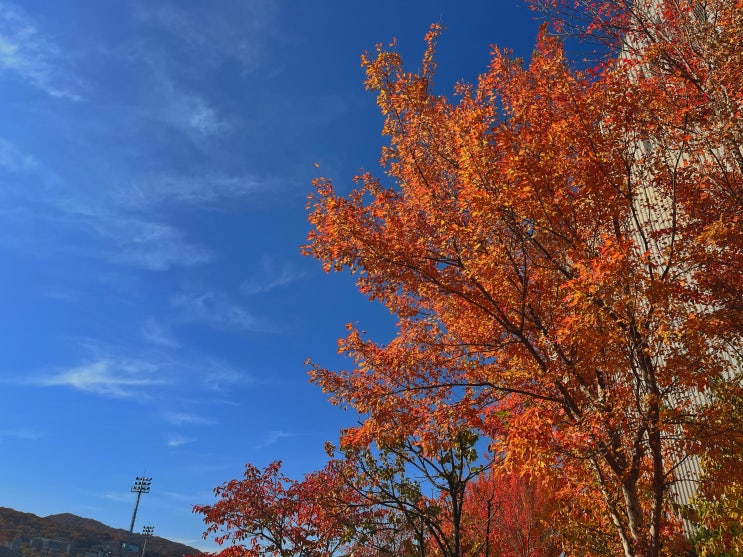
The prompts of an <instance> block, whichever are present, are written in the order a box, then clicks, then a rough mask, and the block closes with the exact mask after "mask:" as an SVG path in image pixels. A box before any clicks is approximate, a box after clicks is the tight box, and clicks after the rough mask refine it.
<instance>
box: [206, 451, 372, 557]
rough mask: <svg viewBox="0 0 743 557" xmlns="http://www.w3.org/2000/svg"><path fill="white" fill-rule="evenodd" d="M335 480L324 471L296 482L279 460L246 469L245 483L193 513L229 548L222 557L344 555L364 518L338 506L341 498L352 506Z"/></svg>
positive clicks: (230, 486)
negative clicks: (284, 469) (283, 471)
mask: <svg viewBox="0 0 743 557" xmlns="http://www.w3.org/2000/svg"><path fill="white" fill-rule="evenodd" d="M333 479H334V478H333V477H332V476H330V475H328V474H327V473H326V472H325V471H321V472H315V473H312V474H308V475H307V476H306V477H305V478H304V479H303V480H293V479H290V478H288V477H286V476H285V475H284V474H282V473H281V462H279V461H275V462H272V463H271V464H269V465H268V466H266V468H265V469H263V470H261V469H259V468H257V467H256V466H254V465H252V464H248V465H246V467H245V474H244V476H243V478H242V479H240V480H237V479H236V480H232V481H229V482H227V483H225V484H223V485H222V486H219V487H217V488H216V489H215V490H214V492H215V495H216V496H217V497H218V501H217V502H216V503H215V504H213V505H197V506H196V507H194V512H195V513H198V514H201V515H203V519H204V522H205V523H206V524H207V526H208V527H207V530H206V532H205V533H204V537H207V536H209V535H215V536H216V537H215V541H216V542H217V544H219V545H225V544H226V545H227V547H226V548H225V549H223V550H222V551H220V552H219V555H220V556H222V557H236V556H240V557H243V556H255V557H259V556H263V555H278V556H280V557H293V556H299V555H303V554H306V555H316V556H318V557H330V556H332V555H345V554H346V549H347V547H346V545H347V542H348V541H349V540H350V539H351V538H352V533H353V532H354V531H356V530H357V529H358V525H359V524H363V523H364V519H363V518H362V516H361V515H360V514H353V513H352V512H351V511H354V509H358V506H351V505H349V504H347V505H344V507H343V508H342V509H340V508H339V507H338V505H337V500H338V499H339V498H340V499H341V500H343V501H345V502H346V503H351V502H352V501H349V500H348V498H346V497H341V496H340V495H339V494H338V491H337V489H336V488H339V487H342V486H339V485H337V484H335V483H334V481H333ZM331 502H332V503H331ZM340 510H342V511H343V513H341V512H338V511H340Z"/></svg>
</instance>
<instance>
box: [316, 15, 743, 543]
mask: <svg viewBox="0 0 743 557" xmlns="http://www.w3.org/2000/svg"><path fill="white" fill-rule="evenodd" d="M668 4H669V5H670V4H672V3H671V2H668ZM716 5H717V7H718V8H719V10H720V13H723V12H724V13H725V14H727V15H725V16H724V17H723V16H719V17H717V19H716V20H715V22H714V25H715V26H717V27H720V28H721V29H722V31H720V32H719V33H717V34H716V35H715V37H718V42H720V43H725V41H726V40H728V39H730V38H736V37H738V36H739V33H740V17H739V16H736V15H735V14H734V13H731V12H730V10H727V11H725V10H724V6H723V2H722V1H720V2H717V3H716ZM592 6H594V8H595V9H596V14H598V21H599V23H600V22H601V21H603V19H602V18H605V19H606V20H607V22H608V23H607V26H606V27H605V28H604V29H603V30H604V32H606V33H607V34H608V33H609V31H612V30H614V29H615V27H611V25H615V26H616V28H619V27H620V26H621V25H623V24H625V23H626V20H623V19H622V18H626V17H627V12H626V11H622V10H614V9H613V8H612V7H611V6H612V3H610V2H608V1H606V2H602V1H598V2H595V3H593V4H592ZM679 13H680V14H681V15H679V16H678V19H677V20H673V21H672V22H670V23H664V21H665V20H663V18H656V19H653V20H652V21H653V22H654V23H657V26H656V29H658V30H659V31H662V30H664V29H666V28H667V29H669V30H673V29H675V27H678V28H679V29H680V31H679V32H678V33H677V32H676V31H673V32H671V31H669V37H670V38H669V39H668V41H666V43H664V45H663V48H661V47H658V48H656V46H655V44H654V43H653V44H652V45H647V44H645V45H644V46H643V49H641V50H640V49H638V55H637V56H638V57H636V58H635V59H632V58H631V57H627V60H628V62H627V63H616V64H605V65H603V66H602V67H600V68H598V69H597V70H596V71H593V72H582V71H575V70H571V69H570V68H569V67H568V64H567V62H566V60H565V57H564V55H563V50H562V45H561V42H560V41H559V40H557V39H556V38H555V37H554V36H551V35H550V34H549V33H548V32H547V31H546V30H543V31H542V32H541V33H540V36H539V39H538V44H537V47H536V50H535V52H534V55H533V57H532V60H531V62H530V64H529V66H528V67H524V66H523V65H522V64H520V63H519V62H518V61H514V60H512V59H511V58H510V57H509V56H508V54H507V53H505V52H503V51H499V50H495V51H494V52H493V57H492V61H491V64H490V67H489V69H488V71H487V72H486V73H485V74H483V75H482V76H481V77H480V79H479V81H478V83H477V84H476V85H475V86H470V85H461V86H459V87H458V88H457V91H456V93H457V95H458V97H459V98H458V100H457V101H456V102H450V101H449V100H448V99H447V98H445V97H443V96H440V95H437V94H435V93H434V86H433V78H434V74H435V69H436V63H435V59H434V50H435V41H436V39H437V37H438V34H439V29H438V28H437V27H434V28H433V29H432V31H431V33H429V35H428V36H427V38H426V39H427V48H426V51H425V54H424V57H423V62H422V65H421V70H420V71H419V72H418V73H411V72H406V71H405V70H404V69H403V65H402V61H401V59H400V56H399V54H398V53H397V52H396V51H395V49H394V47H390V48H387V49H386V48H383V47H379V48H378V49H377V52H376V54H375V55H365V56H364V57H363V64H364V66H365V68H366V72H367V80H366V85H367V87H368V88H370V89H372V90H374V91H376V92H377V94H378V104H379V106H380V108H381V110H382V113H383V115H384V117H385V124H384V133H385V134H386V135H387V136H388V137H389V139H390V142H389V145H388V146H385V147H384V149H383V153H382V164H383V166H384V167H385V170H386V172H387V174H388V176H389V177H390V179H391V181H392V184H391V185H388V186H386V185H384V184H383V182H381V181H379V180H377V179H376V178H374V177H373V176H372V175H371V174H369V173H367V174H363V175H362V176H360V177H358V178H357V180H358V183H359V185H358V188H357V189H356V190H355V191H354V192H352V193H351V194H350V195H349V196H341V195H338V194H336V193H335V191H334V189H333V186H332V184H331V183H330V181H328V180H326V179H319V180H317V181H316V191H315V194H314V195H313V196H312V198H311V199H310V202H309V211H310V217H309V218H310V222H311V223H312V225H313V230H312V232H311V233H310V236H309V242H308V244H307V245H306V246H305V248H304V250H305V252H306V253H307V254H310V255H312V256H314V257H316V258H318V259H319V260H320V261H322V263H323V265H324V268H325V269H326V270H331V269H332V270H341V269H343V268H349V269H351V270H352V271H353V272H355V273H356V274H357V276H358V286H359V289H360V290H361V291H362V292H363V293H365V294H367V295H368V296H369V297H370V298H371V299H373V300H378V301H380V302H382V303H383V304H385V305H386V306H387V307H388V308H389V309H390V311H392V312H393V313H394V314H396V315H397V316H398V319H399V321H398V330H397V334H396V336H395V338H394V339H393V340H392V341H391V342H389V343H387V344H385V345H380V344H377V343H374V342H373V341H371V340H369V339H366V338H364V336H363V335H362V334H361V333H360V332H359V331H357V330H356V329H355V328H353V327H351V331H350V334H349V335H348V337H347V338H346V339H344V340H343V342H342V344H341V351H342V352H344V353H346V354H348V355H350V356H351V357H352V358H353V359H354V362H355V366H354V368H353V369H351V370H349V371H342V372H335V371H330V370H326V369H323V368H319V367H318V368H316V369H315V370H314V371H313V379H314V380H315V381H316V382H318V383H319V384H320V385H321V386H322V387H323V388H324V389H325V390H326V391H328V392H330V393H331V396H332V397H333V400H334V401H335V402H338V403H342V404H349V405H351V406H353V407H355V408H356V409H358V410H359V411H361V412H363V413H364V414H365V415H366V416H367V418H366V420H365V422H364V424H363V426H362V428H361V431H363V432H366V434H368V435H371V436H375V435H383V434H384V432H385V431H386V430H388V429H389V428H390V427H393V426H391V424H400V423H406V424H414V425H415V426H416V427H418V428H419V429H420V431H419V434H420V435H421V437H423V438H425V437H426V436H427V435H429V433H428V431H427V427H426V424H428V423H430V422H427V421H426V420H421V419H419V416H420V414H421V413H422V412H427V411H431V412H433V413H434V415H435V417H436V420H437V421H439V422H445V421H446V420H447V419H464V420H466V421H468V422H469V423H470V424H471V425H472V427H475V428H479V429H481V430H483V431H485V432H486V433H487V434H488V435H491V436H492V437H493V439H496V440H498V442H499V443H502V450H503V451H504V453H505V454H506V455H507V458H508V459H509V460H510V461H511V462H512V463H514V465H522V466H529V467H530V468H531V469H532V470H534V471H535V473H537V474H542V475H544V476H545V477H548V476H550V475H553V474H555V473H556V471H559V473H560V474H562V475H563V476H564V479H565V482H566V484H568V485H570V486H571V487H572V489H574V490H575V492H576V493H580V494H585V493H589V494H592V493H593V494H596V496H597V498H598V499H599V500H600V501H601V502H602V505H603V509H602V510H603V514H604V515H605V516H608V517H609V518H610V520H611V522H612V524H613V529H614V538H613V539H614V543H615V547H610V548H609V550H608V551H609V552H613V553H614V554H617V553H620V552H621V553H622V554H624V555H626V556H627V557H633V556H643V557H645V556H647V557H650V556H657V555H661V554H663V553H664V552H666V553H667V552H672V551H676V550H677V549H676V546H675V545H674V543H675V542H676V541H679V543H681V538H682V536H681V529H680V523H679V522H678V521H677V520H676V519H675V518H673V517H674V516H675V515H674V514H673V513H672V512H670V511H671V507H672V504H673V503H674V501H673V500H672V498H671V496H670V494H669V486H670V484H671V483H672V482H673V473H674V470H675V469H676V467H677V466H678V463H679V462H680V461H683V459H685V458H689V457H690V456H691V455H695V454H700V453H702V452H704V450H705V448H706V447H709V443H710V439H711V437H710V436H708V435H706V434H705V433H702V432H710V431H711V429H710V428H709V427H708V426H709V425H710V424H711V423H712V421H713V420H712V417H711V415H710V413H712V408H711V407H710V406H709V405H707V406H705V405H703V404H694V403H693V400H694V398H695V393H699V392H703V391H705V390H707V389H708V388H709V386H710V385H711V384H712V383H714V382H716V381H718V380H722V379H723V378H729V377H731V376H733V375H735V374H736V373H737V365H736V363H735V362H734V359H733V358H731V357H730V354H731V350H732V351H733V352H735V351H736V350H737V351H739V350H740V334H739V333H740V321H736V320H737V319H738V318H739V313H736V312H737V311H739V308H738V307H737V306H736V304H737V305H739V301H738V300H739V297H737V294H738V293H739V292H740V282H739V281H740V275H736V274H735V272H734V270H735V269H737V267H736V265H738V263H737V262H734V261H733V260H736V258H735V256H731V257H729V258H728V257H726V256H725V255H723V256H722V257H720V256H719V255H720V253H721V252H723V253H724V252H727V250H728V249H730V250H731V253H733V254H737V253H738V251H739V250H740V249H741V245H743V244H741V243H740V242H739V240H740V234H739V227H738V224H737V223H738V217H739V216H740V210H741V206H740V204H739V203H738V202H737V197H736V196H737V195H738V192H739V191H741V189H740V186H741V171H742V170H743V166H739V165H737V162H736V161H737V155H736V149H737V150H738V151H737V152H738V154H740V145H741V144H740V143H736V141H738V139H737V138H738V137H739V136H738V135H736V134H738V131H737V128H736V126H738V124H737V123H736V124H733V125H728V124H726V123H725V116H726V115H729V114H730V112H729V110H736V111H737V112H735V114H738V118H737V122H740V118H739V116H740V107H741V104H740V99H741V97H740V80H739V79H738V81H737V85H736V83H735V79H733V82H731V81H730V80H729V79H728V78H727V77H726V78H725V80H723V81H716V80H717V79H718V77H720V79H722V77H721V76H717V77H716V72H711V71H709V72H707V73H706V74H705V78H704V79H705V80H711V83H709V84H707V85H706V86H705V88H703V89H702V91H701V92H700V91H699V87H696V92H695V81H694V79H692V78H690V77H689V76H688V75H684V74H683V68H682V67H681V68H676V69H674V68H673V67H672V63H679V64H680V63H681V62H682V60H681V59H680V58H679V56H680V55H678V52H684V51H685V50H686V49H694V48H697V46H695V45H696V42H695V41H697V42H699V43H700V44H702V43H704V44H706V38H704V37H701V36H699V34H695V35H692V36H690V37H686V38H684V37H683V36H682V35H681V31H684V32H685V31H687V30H688V29H687V28H686V27H684V26H683V22H684V21H685V20H683V18H682V16H683V17H687V16H688V10H687V11H682V12H679ZM663 16H664V17H666V18H671V17H673V16H674V13H672V12H670V11H669V12H668V13H667V14H666V13H665V12H663ZM687 19H688V18H687ZM625 36H626V35H625ZM674 37H675V38H674ZM682 39H683V41H682ZM634 40H639V39H634ZM684 41H685V42H684ZM736 44H740V42H738V43H736ZM672 46H676V47H678V50H677V51H670V54H668V53H667V52H666V51H667V50H668V49H669V48H670V47H672ZM700 48H701V47H700ZM709 49H710V52H711V54H709V55H704V57H706V59H707V61H708V63H709V64H713V63H720V64H727V65H725V68H726V70H727V71H729V72H732V73H734V75H738V76H739V73H740V68H741V67H743V66H738V67H737V68H736V67H732V66H730V65H729V64H728V62H729V60H731V59H734V55H733V53H732V51H731V47H730V46H726V44H716V45H711V46H709ZM725 53H728V54H727V55H726V54H725ZM671 55H673V56H676V57H675V58H674V57H672V58H670V60H671V61H670V62H668V61H667V60H666V58H668V56H671ZM718 55H719V56H718ZM715 56H718V57H717V58H715ZM726 56H728V57H727V58H726ZM653 57H656V58H657V60H656V61H654V60H655V58H653ZM640 58H641V59H640ZM715 61H717V62H715ZM650 62H652V63H653V64H656V65H660V66H662V67H665V66H664V64H666V65H670V66H671V69H670V70H668V72H666V74H662V73H658V72H653V71H645V68H648V67H652V66H648V65H647V64H648V63H650ZM702 69H703V68H702ZM700 71H701V70H700ZM677 74H678V76H677ZM687 85H688V86H687ZM736 87H737V88H736ZM714 92H717V93H714ZM700 95H702V96H701V97H700ZM704 95H706V97H704ZM715 95H717V97H715V98H712V97H714V96H715ZM725 95H727V96H725ZM707 97H708V100H706V101H704V99H705V98H707ZM702 101H704V102H702ZM700 103H702V104H700ZM705 103H706V104H705ZM710 103H716V104H720V107H718V108H712V107H710V106H708V105H710ZM726 103H727V104H726ZM730 107H732V108H730ZM726 111H727V112H726ZM731 138H732V139H731ZM730 141H732V143H730ZM728 223H733V224H732V225H729V224H728ZM736 261H739V260H736ZM708 272H711V273H714V274H715V276H714V277H708ZM705 277H706V278H705ZM720 281H722V283H723V284H722V285H718V284H716V283H717V282H720ZM726 289H727V290H726ZM726 292H727V294H726ZM732 324H734V325H736V326H737V327H738V328H737V329H736V328H735V327H726V325H732ZM725 380H729V379H725ZM391 417H395V419H390V418H391ZM712 442H713V441H712ZM595 526H596V527H602V526H603V525H601V524H598V525H595Z"/></svg>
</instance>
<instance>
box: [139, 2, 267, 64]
mask: <svg viewBox="0 0 743 557" xmlns="http://www.w3.org/2000/svg"><path fill="white" fill-rule="evenodd" d="M202 6H203V7H199V6H194V7H193V8H192V9H190V10H189V11H188V12H187V11H185V10H183V9H182V8H180V7H179V6H178V4H177V3H175V2H171V3H168V2H158V3H152V2H149V3H140V4H139V5H138V6H137V8H136V10H135V15H136V17H137V18H138V19H139V21H141V22H142V23H143V24H145V25H147V26H150V27H153V28H156V29H159V30H161V31H165V32H166V33H168V34H169V35H171V36H172V37H174V38H175V39H176V40H178V41H179V42H180V43H181V45H182V50H186V51H190V52H191V53H192V54H198V57H197V58H198V63H200V64H206V65H210V64H211V65H214V64H218V63H220V61H222V60H225V59H232V60H235V61H237V62H238V63H239V64H240V66H241V68H242V70H243V71H244V72H249V71H253V70H255V69H256V68H257V67H259V66H260V65H261V62H262V59H263V55H264V52H265V49H266V42H267V40H268V39H269V38H270V37H271V35H272V33H273V30H274V28H275V26H276V23H275V22H276V14H277V12H278V9H277V8H278V3H277V2H276V1H275V0H251V1H250V2H241V1H226V2H222V3H220V9H219V10H214V9H212V8H211V7H209V6H207V5H206V4H203V5H202Z"/></svg>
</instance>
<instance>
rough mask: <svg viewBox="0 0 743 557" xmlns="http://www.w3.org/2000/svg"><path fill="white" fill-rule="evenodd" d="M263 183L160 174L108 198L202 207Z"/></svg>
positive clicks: (129, 203)
mask: <svg viewBox="0 0 743 557" xmlns="http://www.w3.org/2000/svg"><path fill="white" fill-rule="evenodd" d="M1 154H2V151H0V156H1ZM1 162H2V159H0V163H1ZM266 186H267V185H266V184H264V183H263V182H261V181H259V180H258V179H256V178H254V177H252V176H230V175H226V174H216V173H207V174H205V175H191V176H184V175H176V174H167V173H161V174H154V175H150V176H142V177H136V178H131V179H123V180H120V181H119V182H118V183H117V184H115V185H114V187H113V188H112V189H111V197H110V199H111V203H112V204H114V205H116V206H118V207H121V208H124V209H132V210H143V211H144V210H149V209H153V208H158V207H160V206H162V205H164V204H173V203H179V204H183V205H195V206H199V207H203V206H204V204H219V203H220V202H227V201H232V200H239V199H245V198H247V197H249V196H251V195H254V194H256V193H260V192H261V191H263V190H265V189H267V188H266Z"/></svg>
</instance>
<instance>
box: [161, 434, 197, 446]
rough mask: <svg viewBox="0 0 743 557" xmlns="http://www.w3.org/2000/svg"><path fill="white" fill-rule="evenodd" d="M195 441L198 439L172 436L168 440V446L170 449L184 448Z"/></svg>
mask: <svg viewBox="0 0 743 557" xmlns="http://www.w3.org/2000/svg"><path fill="white" fill-rule="evenodd" d="M194 441H196V438H194V437H184V436H182V435H171V436H170V437H168V438H167V440H166V444H167V445H168V447H171V448H174V449H176V448H178V447H182V446H183V445H187V444H189V443H193V442H194Z"/></svg>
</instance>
